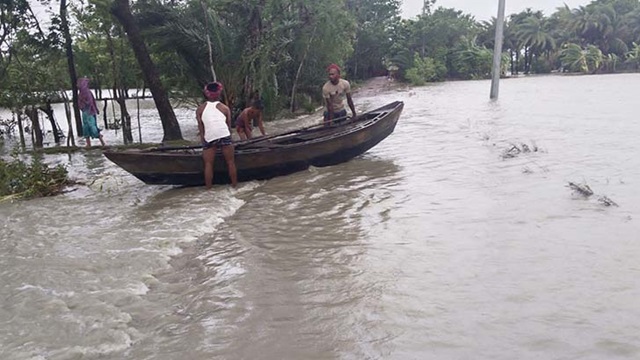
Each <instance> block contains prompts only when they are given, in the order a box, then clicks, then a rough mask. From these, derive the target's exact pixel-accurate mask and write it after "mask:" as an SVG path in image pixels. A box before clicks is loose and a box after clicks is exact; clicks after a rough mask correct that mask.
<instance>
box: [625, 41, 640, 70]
mask: <svg viewBox="0 0 640 360" xmlns="http://www.w3.org/2000/svg"><path fill="white" fill-rule="evenodd" d="M626 58H627V59H626V61H625V62H626V63H627V64H631V65H633V66H634V68H635V70H636V71H638V69H640V44H638V43H636V42H634V43H633V47H632V48H631V50H630V51H629V52H627V54H626Z"/></svg>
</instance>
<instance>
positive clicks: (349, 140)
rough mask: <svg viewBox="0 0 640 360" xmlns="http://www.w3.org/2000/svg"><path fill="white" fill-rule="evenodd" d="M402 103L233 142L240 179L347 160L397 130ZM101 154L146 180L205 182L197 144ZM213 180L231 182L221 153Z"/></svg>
mask: <svg viewBox="0 0 640 360" xmlns="http://www.w3.org/2000/svg"><path fill="white" fill-rule="evenodd" d="M403 106H404V104H403V103H402V102H401V101H396V102H393V103H390V104H387V105H385V106H383V107H381V108H378V109H375V110H372V111H369V112H366V113H363V114H361V115H359V116H358V117H357V118H355V119H350V118H347V119H342V120H341V121H337V122H335V123H334V124H332V125H331V126H323V125H322V124H320V125H314V126H311V127H308V128H302V129H298V130H293V131H289V132H285V133H283V134H278V135H270V136H269V135H268V136H262V137H258V138H254V139H251V140H244V141H238V142H236V143H235V163H236V167H237V170H238V181H250V180H263V179H269V178H273V177H276V176H282V175H287V174H291V173H294V172H297V171H301V170H305V169H307V168H309V166H318V167H321V166H330V165H335V164H339V163H342V162H345V161H348V160H350V159H352V158H354V157H356V156H358V155H360V154H362V153H364V152H365V151H367V150H369V149H371V148H372V147H373V146H375V145H376V144H378V143H379V142H380V141H382V140H384V139H385V138H386V137H387V136H389V134H391V133H392V132H393V130H394V129H395V126H396V123H397V122H398V118H399V117H400V113H401V112H402V109H403ZM104 155H105V156H106V157H107V158H108V159H109V160H111V161H112V162H114V163H115V164H117V165H118V166H120V167H121V168H123V169H124V170H126V171H127V172H129V173H131V174H132V175H133V176H135V177H137V178H138V179H140V180H142V181H143V182H145V183H147V184H154V185H203V184H204V174H203V170H204V166H203V162H202V149H201V148H200V147H183V148H152V149H127V150H107V151H105V152H104ZM213 178H214V180H213V181H214V183H216V184H225V183H229V182H230V181H229V177H228V174H227V166H226V163H225V161H224V158H223V157H222V154H221V153H218V154H216V159H215V162H214V176H213Z"/></svg>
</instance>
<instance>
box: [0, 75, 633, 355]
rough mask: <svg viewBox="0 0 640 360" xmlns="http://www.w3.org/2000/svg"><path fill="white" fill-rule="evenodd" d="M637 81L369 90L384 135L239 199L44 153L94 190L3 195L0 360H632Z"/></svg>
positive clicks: (252, 186) (366, 97) (257, 186)
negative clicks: (382, 108) (493, 90)
mask: <svg viewBox="0 0 640 360" xmlns="http://www.w3.org/2000/svg"><path fill="white" fill-rule="evenodd" d="M639 80H640V75H635V74H633V75H609V76H575V77H574V76H549V77H531V78H520V79H510V80H505V81H503V82H502V84H501V97H500V100H499V101H498V102H490V101H488V93H489V82H487V81H477V82H451V83H443V84H435V85H431V86H427V87H421V88H413V89H406V88H388V87H386V86H385V85H381V86H380V88H381V89H382V90H381V91H362V92H361V93H360V94H358V96H357V97H356V105H357V107H358V108H359V109H366V108H373V107H376V106H378V105H383V104H386V103H388V102H391V101H394V100H403V101H405V110H404V113H403V115H402V116H401V118H400V122H399V125H398V127H397V128H396V131H395V133H394V134H392V135H391V136H390V137H389V138H387V139H386V140H385V141H384V142H382V143H380V144H379V145H377V146H376V147H374V148H373V149H372V150H370V151H369V152H368V153H366V154H365V155H363V156H361V157H358V158H356V159H354V160H353V161H350V162H348V163H345V164H341V165H338V166H333V167H329V168H312V169H310V170H309V171H305V172H301V173H297V174H294V175H291V176H287V177H281V178H276V179H272V180H269V181H260V182H249V183H244V184H242V185H241V186H240V187H239V188H238V189H236V190H233V189H231V188H229V187H227V186H217V187H214V189H213V190H212V191H205V190H203V189H201V188H172V187H157V186H155V187H154V186H146V185H144V184H142V183H140V182H139V181H138V180H136V179H135V178H133V177H132V176H129V175H127V174H126V173H125V172H123V171H122V170H120V169H119V168H117V167H116V166H115V165H113V164H111V163H110V162H109V161H108V160H106V159H105V158H104V157H103V156H102V155H101V154H100V153H99V151H90V152H82V153H78V154H74V155H71V156H68V155H64V156H55V157H51V158H48V160H49V161H51V162H62V163H67V164H69V166H70V171H71V174H72V175H73V176H74V177H76V178H78V179H80V180H82V181H84V182H86V183H87V186H79V187H78V188H77V189H76V190H75V191H73V192H70V193H68V194H65V195H62V196H58V197H55V198H46V199H35V200H30V201H23V202H15V203H2V204H0V219H2V223H1V226H0V279H1V280H0V303H1V304H2V305H1V306H0V324H2V325H0V358H2V359H55V360H58V359H167V360H169V359H176V358H184V359H213V358H215V359H378V358H379V359H637V358H638V357H640V335H638V334H640V325H638V324H640V307H638V306H637V299H638V298H639V297H640V288H638V286H637V278H638V277H639V276H640V265H638V258H640V241H638V239H639V237H638V233H639V230H640V225H639V224H640V222H639V221H638V219H637V216H638V214H639V213H640V212H639V210H640V205H639V204H640V192H638V190H637V187H638V184H639V183H640V157H638V154H639V153H640V142H638V138H640V124H638V122H637V121H636V119H637V99H636V98H637V95H638V94H640V81H639ZM180 116H181V118H182V120H181V121H182V122H184V123H185V124H187V123H188V122H190V121H191V120H192V118H191V116H192V113H191V112H189V111H185V113H184V114H182V115H180ZM305 121H306V120H305ZM292 125H294V120H288V121H286V122H282V123H279V124H267V131H271V130H279V129H280V128H285V127H290V126H292ZM301 125H306V124H301ZM270 127H271V129H270ZM194 128H195V127H194ZM187 131H189V130H187ZM109 136H111V135H109ZM523 144H525V145H527V147H528V148H529V150H530V151H528V152H527V151H526V149H524V146H523ZM514 147H515V148H517V149H518V151H515V150H514ZM568 182H575V183H579V184H588V185H589V186H590V187H591V189H593V191H594V192H595V195H593V196H591V197H589V198H585V197H582V196H580V195H579V194H575V193H574V192H572V190H571V189H570V188H568V187H567V185H568ZM602 196H607V197H608V198H610V199H612V200H614V201H615V202H616V203H617V204H618V205H619V206H617V207H616V206H605V205H604V204H603V203H602V202H600V201H598V198H599V197H602Z"/></svg>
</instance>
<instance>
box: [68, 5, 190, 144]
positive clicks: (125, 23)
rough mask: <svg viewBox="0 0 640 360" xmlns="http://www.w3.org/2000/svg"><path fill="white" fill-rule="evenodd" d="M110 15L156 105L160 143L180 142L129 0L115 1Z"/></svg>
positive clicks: (165, 92)
mask: <svg viewBox="0 0 640 360" xmlns="http://www.w3.org/2000/svg"><path fill="white" fill-rule="evenodd" d="M63 1H64V0H63ZM111 13H112V14H113V15H114V16H115V17H116V18H117V19H118V21H119V22H120V24H122V27H123V28H124V30H125V32H126V33H127V37H128V39H129V42H130V43H131V48H132V49H133V53H134V54H135V56H136V60H137V61H138V64H139V65H140V69H141V71H142V75H143V77H144V80H145V82H146V83H147V84H148V85H149V90H151V94H152V96H153V101H154V102H155V104H156V108H157V109H158V113H159V115H160V121H161V122H162V130H163V132H164V136H163V138H162V141H163V142H165V141H172V140H182V131H180V124H178V120H177V119H176V115H175V113H174V112H173V108H172V107H171V103H170V102H169V96H168V94H167V91H166V90H165V89H164V87H163V86H162V82H161V81H160V75H159V74H158V70H157V69H156V66H155V64H154V63H153V61H152V60H151V56H149V52H148V50H147V46H146V45H145V43H144V40H143V39H142V34H141V33H140V29H139V28H138V24H137V23H136V22H135V19H134V18H133V14H132V13H131V7H130V6H129V0H115V1H114V3H113V6H112V8H111Z"/></svg>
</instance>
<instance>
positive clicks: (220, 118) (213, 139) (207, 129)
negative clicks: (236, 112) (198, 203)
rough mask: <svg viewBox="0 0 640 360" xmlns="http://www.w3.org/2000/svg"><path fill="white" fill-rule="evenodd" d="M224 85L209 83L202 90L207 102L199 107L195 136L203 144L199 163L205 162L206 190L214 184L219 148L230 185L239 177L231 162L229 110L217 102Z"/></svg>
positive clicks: (234, 185)
mask: <svg viewBox="0 0 640 360" xmlns="http://www.w3.org/2000/svg"><path fill="white" fill-rule="evenodd" d="M222 89H223V86H222V84H221V83H219V82H213V83H209V84H207V85H206V86H205V87H204V95H205V97H206V98H207V101H206V102H204V103H203V104H201V105H200V106H198V109H197V110H196V119H197V120H198V134H199V135H200V140H201V141H202V160H203V161H204V183H205V185H206V187H207V189H210V188H211V184H213V162H214V160H215V158H216V151H217V150H218V147H220V148H221V149H222V155H223V156H224V159H225V161H226V162H227V169H228V170H229V179H231V186H233V187H236V185H237V183H238V176H237V172H236V164H235V160H234V147H233V143H232V142H231V111H229V108H228V107H227V105H225V104H223V103H221V102H220V101H219V99H220V94H222Z"/></svg>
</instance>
